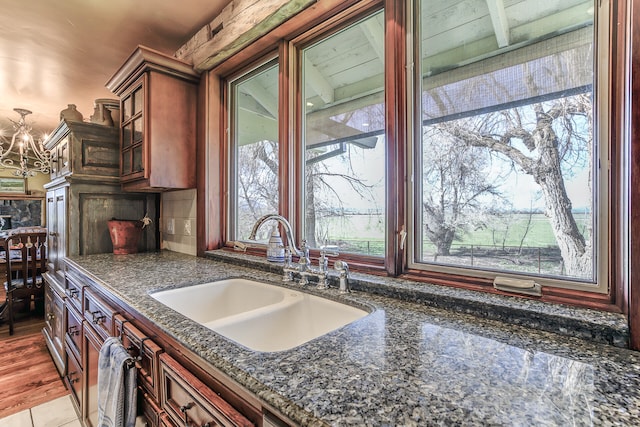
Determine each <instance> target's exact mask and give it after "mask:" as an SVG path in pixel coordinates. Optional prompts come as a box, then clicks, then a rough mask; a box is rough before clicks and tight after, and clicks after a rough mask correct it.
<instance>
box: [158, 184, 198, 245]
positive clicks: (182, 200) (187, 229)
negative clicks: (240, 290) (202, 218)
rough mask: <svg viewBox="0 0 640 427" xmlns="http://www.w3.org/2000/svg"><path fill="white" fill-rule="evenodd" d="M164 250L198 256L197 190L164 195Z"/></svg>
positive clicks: (162, 231)
mask: <svg viewBox="0 0 640 427" xmlns="http://www.w3.org/2000/svg"><path fill="white" fill-rule="evenodd" d="M160 212H161V214H160V215H161V216H160V223H161V224H162V229H161V234H162V249H168V250H170V251H174V252H181V253H185V254H189V255H196V190H195V189H194V190H182V191H169V192H165V193H162V202H161V211H160Z"/></svg>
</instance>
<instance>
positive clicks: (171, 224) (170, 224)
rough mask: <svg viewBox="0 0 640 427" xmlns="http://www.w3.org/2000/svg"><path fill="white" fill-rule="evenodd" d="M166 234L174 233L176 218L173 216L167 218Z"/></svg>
mask: <svg viewBox="0 0 640 427" xmlns="http://www.w3.org/2000/svg"><path fill="white" fill-rule="evenodd" d="M166 232H167V234H176V220H175V218H167V229H166Z"/></svg>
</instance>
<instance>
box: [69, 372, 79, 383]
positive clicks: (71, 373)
mask: <svg viewBox="0 0 640 427" xmlns="http://www.w3.org/2000/svg"><path fill="white" fill-rule="evenodd" d="M75 374H76V372H75V371H74V372H69V373H68V374H67V381H69V384H73V383H77V382H78V380H79V378H71V377H72V376H73V375H75Z"/></svg>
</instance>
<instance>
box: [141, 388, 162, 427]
mask: <svg viewBox="0 0 640 427" xmlns="http://www.w3.org/2000/svg"><path fill="white" fill-rule="evenodd" d="M138 408H139V410H142V415H144V418H145V419H146V421H147V427H158V426H159V425H160V415H161V412H162V409H160V407H159V406H158V404H157V403H156V402H155V400H153V397H152V396H151V395H150V394H148V393H146V392H145V391H144V389H142V388H138Z"/></svg>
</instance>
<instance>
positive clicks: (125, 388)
mask: <svg viewBox="0 0 640 427" xmlns="http://www.w3.org/2000/svg"><path fill="white" fill-rule="evenodd" d="M132 361H133V359H132V358H131V356H130V355H129V353H128V352H127V350H126V349H125V348H124V346H123V345H122V342H120V339H119V338H116V337H110V338H107V339H106V340H105V342H104V344H103V345H102V348H100V356H99V358H98V427H134V426H135V423H136V368H135V366H134V365H133V363H132Z"/></svg>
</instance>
